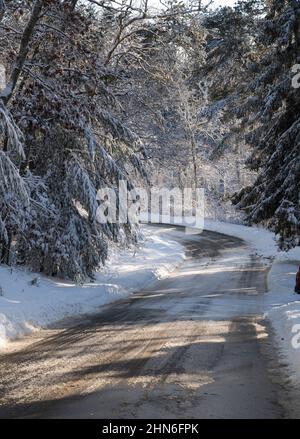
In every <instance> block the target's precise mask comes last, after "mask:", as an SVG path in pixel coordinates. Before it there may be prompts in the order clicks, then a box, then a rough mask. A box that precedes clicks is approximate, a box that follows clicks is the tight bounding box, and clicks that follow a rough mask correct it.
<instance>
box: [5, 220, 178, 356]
mask: <svg viewBox="0 0 300 439" xmlns="http://www.w3.org/2000/svg"><path fill="white" fill-rule="evenodd" d="M144 234H145V238H146V242H145V244H144V245H143V246H142V247H141V248H140V249H139V250H138V251H136V253H135V250H134V249H131V250H128V251H124V252H122V253H121V254H118V253H117V252H115V254H112V255H111V257H110V260H109V261H108V263H107V265H106V268H105V270H104V271H101V272H99V273H98V274H97V276H96V280H95V282H89V283H85V284H83V285H76V284H74V283H72V282H67V281H63V280H59V279H55V278H48V277H45V276H39V277H37V275H36V274H34V273H31V272H28V271H25V270H20V269H10V268H8V267H3V266H1V267H0V348H1V347H3V346H5V344H6V343H7V342H8V341H9V340H11V339H14V338H16V337H18V336H20V335H22V334H25V333H28V332H30V331H33V330H36V329H38V328H39V327H44V326H47V325H48V324H50V323H51V322H54V321H57V320H60V319H62V318H65V317H67V316H74V315H78V314H82V313H91V312H95V311H97V309H98V307H99V306H101V305H104V304H107V303H109V302H112V301H114V300H118V299H120V298H122V297H125V296H127V295H128V294H130V293H132V292H133V291H137V290H140V289H141V288H142V287H144V286H146V285H147V284H148V283H150V282H152V281H153V280H155V279H157V278H162V277H164V276H166V275H168V273H169V272H170V271H172V270H173V269H175V267H176V266H177V265H179V264H180V262H181V261H182V260H183V259H184V248H183V247H182V246H181V245H180V244H179V243H177V242H175V241H172V240H171V239H170V237H169V236H168V235H167V228H166V229H164V228H157V227H150V226H147V227H146V228H145V230H144Z"/></svg>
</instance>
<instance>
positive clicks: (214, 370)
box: [0, 227, 289, 418]
mask: <svg viewBox="0 0 300 439" xmlns="http://www.w3.org/2000/svg"><path fill="white" fill-rule="evenodd" d="M169 233H170V235H171V236H172V237H173V239H177V240H179V241H180V242H182V243H184V245H185V246H186V248H187V259H186V261H185V262H184V263H183V264H182V265H181V267H180V268H178V269H177V270H176V271H174V272H173V273H172V274H171V276H170V277H168V278H167V279H164V280H160V281H156V282H155V283H153V284H152V285H151V287H150V288H148V289H146V290H144V291H141V292H139V293H136V294H134V295H132V296H131V297H130V298H127V299H125V300H121V301H119V302H116V303H114V304H111V305H108V306H106V307H104V308H103V309H102V311H101V312H99V314H97V315H94V316H92V317H86V318H85V319H83V318H81V319H78V320H77V322H75V323H74V321H73V322H72V324H68V327H66V322H63V323H61V324H60V325H56V326H55V327H54V328H52V329H48V330H44V331H41V332H39V333H36V334H34V335H31V336H29V337H27V338H26V339H24V340H22V341H20V342H17V343H15V344H14V345H13V346H14V347H13V348H12V350H11V352H8V353H6V354H5V355H2V356H1V357H0V383H1V389H0V392H1V393H0V401H1V407H0V417H37V418H39V417H55V418H57V417H58V418H60V417H62V418H64V417H69V418H151V417H158V418H177V417H180V418H193V417H196V418H232V417H234V418H279V417H283V416H289V413H287V412H286V411H285V409H283V407H282V406H281V404H280V402H279V401H281V400H283V399H285V400H286V398H287V393H286V392H287V391H286V384H284V385H283V380H282V377H281V376H280V375H279V374H278V373H277V374H276V375H275V374H274V370H275V371H276V370H277V369H278V368H277V363H276V359H275V358H274V357H272V349H271V347H272V346H271V343H270V337H269V335H268V331H267V329H266V327H265V322H264V320H263V318H262V314H263V310H264V301H265V292H266V275H267V271H268V267H266V266H265V265H264V264H263V263H262V262H261V261H260V259H259V258H257V257H255V256H254V255H251V254H250V253H251V251H250V250H249V248H248V247H247V246H246V244H245V243H244V242H243V241H241V240H239V239H238V238H233V237H229V236H225V235H219V234H217V233H214V232H205V233H204V234H202V235H185V234H184V233H183V232H182V231H181V230H179V229H175V228H171V227H170V232H169ZM270 369H272V373H271V372H270ZM271 375H272V376H271ZM284 388H285V390H284Z"/></svg>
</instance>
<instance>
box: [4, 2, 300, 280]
mask: <svg viewBox="0 0 300 439" xmlns="http://www.w3.org/2000/svg"><path fill="white" fill-rule="evenodd" d="M299 24H300V1H299V0H245V1H239V2H237V5H236V7H234V8H229V7H222V8H218V9H215V8H212V6H211V5H210V4H209V2H201V1H197V2H189V3H188V4H185V3H184V2H181V1H176V0H170V1H168V2H167V3H162V4H161V5H160V6H159V7H155V8H154V7H153V5H151V2H148V1H147V0H142V1H138V0H136V1H132V0H84V1H83V0H82V1H80V0H0V63H1V69H2V70H1V71H0V75H2V76H1V78H2V80H1V85H0V262H1V263H4V264H9V265H11V264H14V265H15V264H18V265H25V266H29V267H30V268H32V269H33V270H35V271H39V272H43V273H45V274H50V275H59V276H64V277H67V278H70V279H74V280H76V281H82V280H83V279H85V278H86V277H93V273H94V271H95V270H96V269H97V268H98V267H101V265H102V264H103V263H104V262H105V260H106V258H107V255H108V250H109V246H110V245H114V244H113V243H117V244H118V245H128V244H130V243H133V244H134V243H136V242H137V241H138V239H139V231H138V229H137V227H136V225H135V224H130V223H129V222H128V223H126V224H99V223H98V222H97V221H96V210H97V207H98V203H99V200H97V197H96V194H97V190H98V189H99V188H101V187H107V186H109V187H112V188H115V189H116V190H118V181H119V180H126V181H127V184H128V187H129V188H133V187H135V185H139V186H140V185H143V187H145V188H147V187H151V185H165V186H168V187H170V188H171V187H175V186H176V187H186V186H188V187H195V188H196V187H205V189H206V194H207V209H208V215H209V216H215V217H218V218H222V219H227V220H228V219H232V218H234V219H235V220H236V216H237V214H236V212H240V213H239V214H238V215H239V217H240V218H242V220H243V221H245V222H246V223H248V224H261V225H263V226H264V227H267V228H269V229H271V230H272V231H274V232H275V233H276V236H277V239H278V246H279V247H280V248H281V249H284V250H288V249H290V248H292V247H295V246H298V245H299V244H300V241H299V239H300V206H299V204H300V203H299V201H300V198H299V197H300V160H299V153H300V80H299V83H298V82H297V80H295V77H296V75H297V64H300V27H299ZM298 72H300V68H299V69H298ZM233 205H235V207H233Z"/></svg>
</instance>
